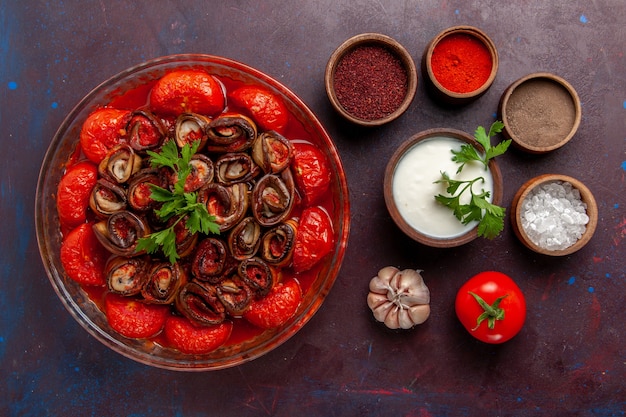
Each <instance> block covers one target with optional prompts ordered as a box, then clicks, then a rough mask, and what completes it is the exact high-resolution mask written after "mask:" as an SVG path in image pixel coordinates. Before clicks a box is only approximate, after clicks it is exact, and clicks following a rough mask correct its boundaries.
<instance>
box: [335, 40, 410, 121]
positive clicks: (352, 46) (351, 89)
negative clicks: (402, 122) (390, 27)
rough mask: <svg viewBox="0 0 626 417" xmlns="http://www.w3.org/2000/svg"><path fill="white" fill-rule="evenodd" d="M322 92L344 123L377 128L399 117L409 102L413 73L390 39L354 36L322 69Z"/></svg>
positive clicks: (401, 49) (406, 57) (400, 49)
mask: <svg viewBox="0 0 626 417" xmlns="http://www.w3.org/2000/svg"><path fill="white" fill-rule="evenodd" d="M325 83H326V91H327V93H328V97H329V99H330V101H331V104H332V105H333V107H335V109H336V110H337V111H338V112H339V113H340V114H341V115H342V116H344V117H345V118H346V119H348V120H350V121H352V122H354V123H357V124H360V125H363V126H379V125H382V124H385V123H388V122H390V121H392V120H394V119H396V118H397V117H399V116H400V115H401V114H402V113H404V111H406V109H407V108H408V106H409V105H410V104H411V102H412V101H413V98H414V96H415V92H416V90H417V70H416V68H415V63H414V62H413V59H412V58H411V56H410V54H409V53H408V52H407V51H406V49H404V47H402V45H400V44H399V43H398V42H397V41H395V40H394V39H392V38H390V37H388V36H386V35H382V34H378V33H366V34H361V35H357V36H355V37H352V38H350V39H348V40H347V41H345V42H344V43H343V44H342V45H340V46H339V47H338V48H337V49H336V50H335V52H334V53H333V55H332V56H331V58H330V59H329V61H328V65H327V66H326V74H325Z"/></svg>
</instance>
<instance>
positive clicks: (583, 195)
mask: <svg viewBox="0 0 626 417" xmlns="http://www.w3.org/2000/svg"><path fill="white" fill-rule="evenodd" d="M555 181H561V182H567V183H570V184H571V185H572V186H573V188H575V189H577V190H578V191H579V192H580V199H581V201H582V202H583V203H584V204H585V205H586V213H587V216H588V217H589V222H588V223H587V225H586V229H585V232H584V233H583V234H582V236H581V237H580V238H579V239H578V240H577V241H576V242H575V243H574V244H572V245H571V246H569V247H567V248H565V249H558V250H550V249H546V248H544V247H542V246H539V245H538V244H536V243H534V242H533V241H532V240H531V238H530V237H529V235H528V234H527V232H526V231H525V230H524V227H523V225H522V215H523V214H522V213H523V210H524V207H523V206H524V201H525V200H526V198H527V197H528V196H529V194H530V193H531V192H532V191H533V190H535V189H536V188H537V187H540V186H542V185H545V184H548V183H551V182H555ZM510 217H511V224H512V226H513V231H514V232H515V235H516V236H517V238H518V239H519V240H520V241H521V242H522V244H523V245H524V246H526V247H527V248H529V249H531V250H532V251H534V252H537V253H540V254H542V255H548V256H566V255H570V254H572V253H574V252H576V251H578V250H580V249H581V248H583V247H584V246H585V245H586V244H587V243H588V242H589V240H590V239H591V237H592V236H593V234H594V232H595V230H596V227H597V225H598V205H597V203H596V200H595V198H594V197H593V194H592V193H591V191H590V190H589V188H587V186H585V184H583V183H582V182H580V181H579V180H577V179H575V178H572V177H570V176H567V175H562V174H543V175H539V176H537V177H535V178H532V179H530V180H528V181H527V182H526V183H524V184H523V185H522V186H521V187H520V188H519V189H518V190H517V192H516V193H515V196H514V197H513V202H512V203H511V216H510Z"/></svg>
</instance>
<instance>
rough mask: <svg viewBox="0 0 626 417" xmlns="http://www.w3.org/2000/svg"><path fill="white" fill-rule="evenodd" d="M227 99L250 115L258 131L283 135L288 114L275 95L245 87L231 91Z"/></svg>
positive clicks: (254, 87) (249, 86)
mask: <svg viewBox="0 0 626 417" xmlns="http://www.w3.org/2000/svg"><path fill="white" fill-rule="evenodd" d="M229 98H230V100H231V101H232V102H233V104H234V105H235V106H237V107H241V108H242V109H243V110H247V111H248V112H249V113H250V116H251V117H252V119H253V120H254V121H255V122H256V124H257V125H258V126H259V128H260V130H263V131H267V130H274V131H276V132H278V133H284V130H285V127H286V126H287V122H288V120H289V114H288V112H287V108H286V107H285V104H284V103H283V101H282V100H281V98H280V97H278V96H277V95H276V94H274V93H272V92H271V91H268V90H265V89H263V88H260V87H257V86H251V85H246V86H243V87H239V88H238V89H236V90H235V91H233V92H232V93H231V94H230V95H229Z"/></svg>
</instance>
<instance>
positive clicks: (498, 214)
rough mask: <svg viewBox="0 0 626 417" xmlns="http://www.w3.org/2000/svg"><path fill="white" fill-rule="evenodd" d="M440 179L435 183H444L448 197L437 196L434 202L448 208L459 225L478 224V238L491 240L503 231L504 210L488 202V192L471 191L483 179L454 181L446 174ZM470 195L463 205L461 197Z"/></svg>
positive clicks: (442, 174) (443, 173)
mask: <svg viewBox="0 0 626 417" xmlns="http://www.w3.org/2000/svg"><path fill="white" fill-rule="evenodd" d="M441 177H442V179H440V180H438V181H435V182H436V183H446V184H447V187H446V192H447V193H448V194H449V195H448V196H446V195H443V194H439V195H436V196H435V200H437V201H438V202H439V203H441V204H443V205H444V206H446V207H449V208H450V209H451V210H452V212H453V214H454V217H456V218H457V219H458V220H459V221H460V222H461V223H463V224H468V223H470V222H472V221H477V222H478V229H477V232H478V236H483V237H486V238H487V239H493V238H495V237H496V236H498V235H499V234H500V232H501V231H502V230H503V229H504V216H505V212H506V209H505V208H503V207H500V206H498V205H495V204H492V203H490V202H489V200H488V198H489V196H490V195H491V194H490V193H489V191H485V190H482V191H481V192H480V193H477V192H475V191H474V189H473V185H474V183H476V182H478V181H481V182H484V181H485V180H484V178H483V177H476V178H474V179H472V180H454V179H451V178H450V177H449V175H448V174H447V173H446V172H442V173H441ZM468 191H469V193H470V194H471V198H470V201H469V203H466V204H463V203H462V202H461V196H462V195H463V194H464V193H465V192H468Z"/></svg>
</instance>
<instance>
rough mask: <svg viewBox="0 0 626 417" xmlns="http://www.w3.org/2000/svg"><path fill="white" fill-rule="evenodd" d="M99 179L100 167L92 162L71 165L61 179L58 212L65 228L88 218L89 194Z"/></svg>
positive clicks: (72, 226)
mask: <svg viewBox="0 0 626 417" xmlns="http://www.w3.org/2000/svg"><path fill="white" fill-rule="evenodd" d="M97 181H98V168H97V167H96V166H95V165H94V164H92V163H91V162H86V161H85V162H79V163H78V164H76V165H73V166H72V167H70V168H69V169H68V170H67V172H66V173H65V174H64V175H63V177H62V178H61V181H59V186H58V188H57V212H58V213H59V221H60V222H61V225H62V226H63V227H64V228H70V229H71V228H74V227H76V226H78V225H79V224H81V223H85V221H86V220H87V206H88V205H89V196H90V195H91V191H92V190H93V187H95V185H96V182H97Z"/></svg>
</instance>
